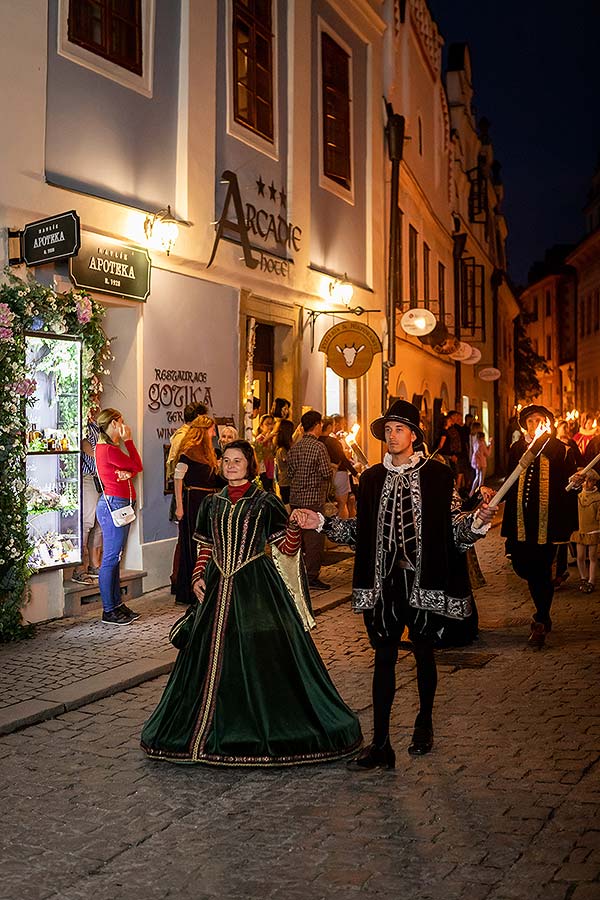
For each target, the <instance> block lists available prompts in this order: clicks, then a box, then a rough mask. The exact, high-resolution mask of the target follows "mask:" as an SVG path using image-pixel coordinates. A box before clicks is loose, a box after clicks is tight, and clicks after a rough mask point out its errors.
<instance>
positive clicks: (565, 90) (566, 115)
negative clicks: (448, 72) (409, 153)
mask: <svg viewBox="0 0 600 900" xmlns="http://www.w3.org/2000/svg"><path fill="white" fill-rule="evenodd" d="M428 2H429V8H430V10H431V13H432V15H433V17H434V19H435V21H436V23H437V25H438V28H439V29H440V31H441V34H442V36H443V38H444V40H445V47H444V61H445V55H446V51H447V48H448V46H449V45H450V44H451V43H455V42H456V43H458V42H462V41H466V43H467V44H468V45H469V49H470V51H471V63H472V68H473V87H474V98H473V99H474V103H475V109H476V115H477V118H478V119H479V118H480V117H481V116H486V118H488V119H489V120H490V121H491V123H492V124H491V129H490V136H491V139H492V144H493V147H494V155H495V158H496V159H498V160H499V161H500V162H501V164H502V179H503V182H504V191H505V200H504V206H503V211H504V214H505V216H506V218H507V221H508V228H509V238H508V258H509V271H510V274H511V276H512V278H513V280H514V281H515V282H516V283H517V284H525V283H526V281H527V273H528V270H529V267H530V266H531V264H532V263H533V262H534V261H535V260H537V259H542V258H543V256H544V251H545V250H546V248H548V247H550V246H552V245H553V244H563V243H571V242H572V243H576V242H577V241H578V240H580V239H581V237H583V235H584V233H585V223H584V216H583V207H584V205H585V203H586V199H587V193H588V190H589V186H590V181H591V177H592V173H593V171H594V168H595V166H596V161H597V159H598V155H599V154H600V51H599V49H598V38H599V35H600V2H599V0H569V2H568V3H567V2H559V0H501V2H498V3H491V2H487V0H428Z"/></svg>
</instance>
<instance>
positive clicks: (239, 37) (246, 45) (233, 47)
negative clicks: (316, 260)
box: [226, 0, 279, 160]
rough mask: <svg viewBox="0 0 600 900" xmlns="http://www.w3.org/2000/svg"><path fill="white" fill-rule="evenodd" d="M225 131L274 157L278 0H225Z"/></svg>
mask: <svg viewBox="0 0 600 900" xmlns="http://www.w3.org/2000/svg"><path fill="white" fill-rule="evenodd" d="M226 28H227V34H228V52H227V133H228V134H230V135H231V136H232V137H234V138H237V140H239V141H241V142H242V143H244V144H247V145H248V146H249V147H252V148H253V149H255V150H258V151H259V152H260V153H263V154H265V156H269V157H270V158H271V159H274V160H278V159H279V125H278V109H277V88H276V85H277V83H278V82H277V2H276V0H227V22H226Z"/></svg>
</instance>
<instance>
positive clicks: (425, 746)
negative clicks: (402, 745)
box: [408, 725, 433, 756]
mask: <svg viewBox="0 0 600 900" xmlns="http://www.w3.org/2000/svg"><path fill="white" fill-rule="evenodd" d="M432 747H433V728H431V726H426V727H423V726H422V725H416V726H415V730H414V731H413V736H412V741H411V743H410V745H409V747H408V752H409V753H410V755H411V756H425V754H426V753H431V749H432Z"/></svg>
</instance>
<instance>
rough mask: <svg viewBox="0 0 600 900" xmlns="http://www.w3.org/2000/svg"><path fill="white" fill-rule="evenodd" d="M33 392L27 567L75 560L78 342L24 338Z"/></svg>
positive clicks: (29, 413) (47, 337) (77, 554)
mask: <svg viewBox="0 0 600 900" xmlns="http://www.w3.org/2000/svg"><path fill="white" fill-rule="evenodd" d="M25 349H26V362H27V369H28V372H29V373H30V375H31V377H32V379H33V382H32V383H33V384H35V393H34V394H33V395H32V397H31V398H30V401H29V403H28V409H27V416H28V423H27V468H26V472H27V487H26V500H27V529H28V533H29V539H30V542H31V545H32V548H33V553H32V559H31V562H32V564H33V565H34V566H35V567H36V568H37V569H38V570H43V569H54V568H58V567H61V566H71V565H76V564H78V563H80V562H81V483H80V481H81V479H80V472H81V464H80V432H81V341H80V340H78V339H76V338H67V337H63V336H58V335H53V334H48V333H45V334H43V335H39V334H37V335H33V334H30V335H27V336H26V343H25Z"/></svg>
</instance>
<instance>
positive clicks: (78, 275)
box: [69, 231, 152, 301]
mask: <svg viewBox="0 0 600 900" xmlns="http://www.w3.org/2000/svg"><path fill="white" fill-rule="evenodd" d="M151 268H152V264H151V262H150V256H149V254H148V251H147V250H146V248H145V247H136V246H135V245H133V246H132V245H130V244H124V243H123V242H122V241H116V240H114V239H113V238H107V237H102V236H101V235H99V234H92V233H91V232H88V231H84V233H83V236H82V238H81V249H80V250H79V255H78V256H76V257H74V258H73V259H71V260H69V273H70V275H71V280H72V282H73V283H74V284H75V285H76V286H77V287H80V288H86V289H88V290H92V291H100V292H101V293H102V294H116V295H117V296H118V297H129V298H130V299H131V300H141V301H144V300H145V299H146V298H147V296H148V294H149V293H150V271H151Z"/></svg>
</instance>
